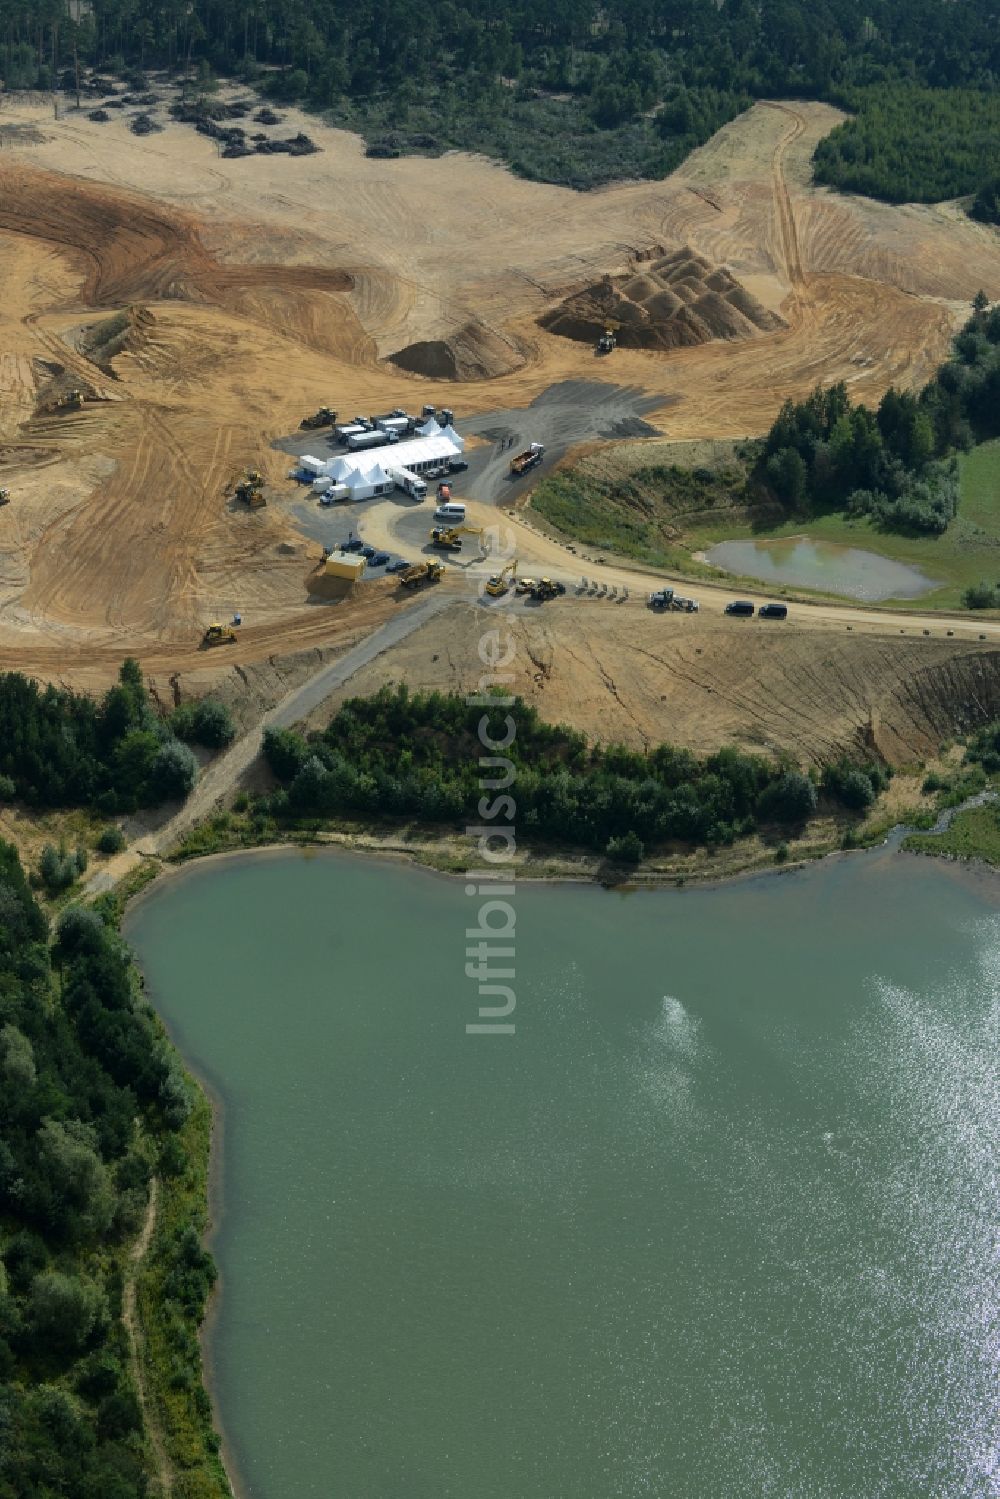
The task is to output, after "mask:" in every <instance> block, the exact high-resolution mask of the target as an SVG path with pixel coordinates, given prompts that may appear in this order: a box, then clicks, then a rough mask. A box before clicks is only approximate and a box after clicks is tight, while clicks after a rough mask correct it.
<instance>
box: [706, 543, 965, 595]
mask: <svg viewBox="0 0 1000 1499" xmlns="http://www.w3.org/2000/svg"><path fill="white" fill-rule="evenodd" d="M705 561H706V562H710V563H711V564H712V565H713V567H723V568H725V569H726V571H727V572H731V573H740V574H741V575H742V576H744V577H748V578H760V580H761V581H762V582H764V583H787V584H791V585H792V586H793V587H800V588H816V589H820V590H821V591H822V592H823V593H839V594H843V595H844V597H845V598H850V599H859V600H860V601H861V602H862V603H867V604H876V603H879V602H880V601H881V600H882V599H915V598H919V597H920V595H921V594H924V593H930V591H931V590H932V589H934V588H937V587H938V586H939V585H938V583H937V582H936V580H935V579H934V578H928V577H927V575H926V573H922V572H921V571H920V569H919V568H918V567H907V566H906V564H905V563H903V562H894V561H893V560H892V558H891V557H880V556H879V555H878V553H877V552H865V551H862V550H861V549H860V548H859V547H845V546H840V545H839V544H838V543H837V542H835V541H813V540H811V539H810V538H809V537H808V536H788V537H783V538H782V539H781V540H779V541H720V542H719V543H718V545H717V546H714V547H710V548H709V549H708V551H706V553H705Z"/></svg>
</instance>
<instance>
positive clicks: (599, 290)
mask: <svg viewBox="0 0 1000 1499" xmlns="http://www.w3.org/2000/svg"><path fill="white" fill-rule="evenodd" d="M538 321H539V324H540V326H541V327H543V328H546V329H548V331H549V332H550V333H557V334H559V335H560V337H562V338H572V339H575V340H576V341H577V342H578V343H588V344H593V343H595V342H596V341H597V339H599V338H600V337H601V335H602V334H603V333H604V332H605V330H608V329H610V330H611V331H612V332H614V334H615V337H616V339H617V342H618V346H619V347H620V348H623V349H659V350H670V349H682V348H690V347H692V346H693V345H696V344H707V343H710V342H711V341H712V340H713V339H717V338H722V339H740V338H754V337H756V336H757V335H758V334H761V333H775V332H777V330H778V329H779V328H784V327H785V323H784V320H783V319H782V318H780V317H779V316H778V314H777V313H775V312H770V311H768V309H767V308H766V307H764V306H762V304H761V303H760V302H758V301H757V299H756V297H753V296H751V295H750V293H749V292H748V291H747V290H746V288H745V287H743V286H741V285H740V283H739V282H738V281H737V280H736V278H735V276H733V275H732V274H731V272H729V271H728V270H726V269H725V267H722V266H713V265H712V264H711V262H710V261H709V260H706V259H705V257H704V256H703V255H699V254H697V253H696V251H694V250H692V249H691V247H690V245H685V246H683V247H682V248H681V249H679V250H673V251H671V252H669V253H668V252H667V251H666V250H664V248H663V246H657V247H655V248H654V249H652V250H648V251H646V252H645V254H643V255H642V256H638V257H636V259H635V260H634V261H633V262H632V264H631V266H630V267H629V269H628V270H626V271H625V272H624V273H623V274H621V275H618V276H603V277H602V278H601V280H600V281H598V282H596V283H595V284H593V285H590V286H587V287H584V289H583V290H582V291H579V292H576V293H574V294H573V295H572V296H569V297H567V298H566V299H565V300H564V301H563V302H561V303H560V304H559V306H558V307H556V308H554V309H553V310H552V311H551V312H546V313H545V314H543V316H542V317H540V318H539V320H538Z"/></svg>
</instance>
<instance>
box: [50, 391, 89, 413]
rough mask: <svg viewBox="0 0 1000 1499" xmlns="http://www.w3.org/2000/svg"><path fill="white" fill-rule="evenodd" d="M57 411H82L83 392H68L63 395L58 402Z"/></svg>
mask: <svg viewBox="0 0 1000 1499" xmlns="http://www.w3.org/2000/svg"><path fill="white" fill-rule="evenodd" d="M55 409H56V411H82V410H83V391H82V390H67V391H66V393H65V394H64V395H61V396H60V397H59V399H58V400H57V401H56V405H55Z"/></svg>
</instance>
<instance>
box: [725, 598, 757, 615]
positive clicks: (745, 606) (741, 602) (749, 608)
mask: <svg viewBox="0 0 1000 1499" xmlns="http://www.w3.org/2000/svg"><path fill="white" fill-rule="evenodd" d="M726 613H727V614H752V613H753V604H751V603H750V601H749V599H733V602H732V603H731V604H727V605H726Z"/></svg>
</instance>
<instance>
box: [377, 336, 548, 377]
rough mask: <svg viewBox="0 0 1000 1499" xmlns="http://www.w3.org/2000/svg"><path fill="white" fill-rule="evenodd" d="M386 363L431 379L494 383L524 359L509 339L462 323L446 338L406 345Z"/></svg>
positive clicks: (509, 372)
mask: <svg viewBox="0 0 1000 1499" xmlns="http://www.w3.org/2000/svg"><path fill="white" fill-rule="evenodd" d="M388 362H389V363H390V364H394V365H396V366H397V368H398V369H401V370H408V371H409V372H410V373H411V374H414V375H426V376H427V377H428V378H429V379H431V380H493V379H496V378H497V376H499V375H509V374H511V372H512V371H513V370H516V369H520V368H521V366H522V365H523V364H524V362H525V359H524V354H523V353H522V352H521V350H520V349H519V348H518V346H517V344H516V343H515V342H514V341H513V340H512V339H510V338H506V337H504V335H503V334H501V333H497V332H496V331H495V329H493V328H486V327H484V326H483V324H482V323H465V324H463V326H462V327H461V328H458V329H457V330H456V331H455V332H454V333H451V334H449V335H448V337H447V338H428V339H422V340H421V341H420V342H419V343H413V344H407V346H406V347H405V348H404V349H399V350H397V352H396V353H395V354H390V355H389V361H388Z"/></svg>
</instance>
